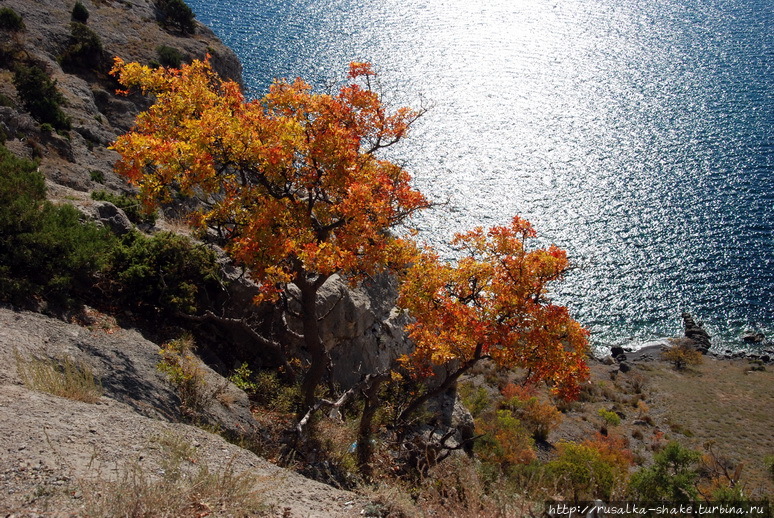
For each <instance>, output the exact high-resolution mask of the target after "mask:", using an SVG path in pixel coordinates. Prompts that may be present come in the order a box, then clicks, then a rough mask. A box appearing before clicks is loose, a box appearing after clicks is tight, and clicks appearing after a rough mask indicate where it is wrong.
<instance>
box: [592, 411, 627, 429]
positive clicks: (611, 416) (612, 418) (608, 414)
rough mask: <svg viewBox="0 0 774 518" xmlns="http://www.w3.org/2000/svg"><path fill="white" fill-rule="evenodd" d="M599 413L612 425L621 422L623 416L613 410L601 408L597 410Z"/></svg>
mask: <svg viewBox="0 0 774 518" xmlns="http://www.w3.org/2000/svg"><path fill="white" fill-rule="evenodd" d="M597 414H599V417H601V418H602V419H604V420H605V423H607V424H609V425H610V426H618V425H620V424H621V417H620V416H619V415H618V414H616V413H615V412H613V411H612V410H606V409H604V408H600V409H599V410H598V411H597Z"/></svg>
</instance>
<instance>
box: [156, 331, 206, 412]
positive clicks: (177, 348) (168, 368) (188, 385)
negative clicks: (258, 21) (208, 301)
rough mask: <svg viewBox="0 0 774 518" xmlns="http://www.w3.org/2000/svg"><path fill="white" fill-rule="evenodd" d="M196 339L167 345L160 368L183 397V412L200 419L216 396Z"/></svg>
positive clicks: (181, 397)
mask: <svg viewBox="0 0 774 518" xmlns="http://www.w3.org/2000/svg"><path fill="white" fill-rule="evenodd" d="M193 350H194V342H193V338H191V336H190V335H185V336H183V337H181V338H178V339H177V340H172V341H170V342H167V343H166V344H164V346H163V347H162V348H161V349H159V354H160V355H161V361H160V362H159V363H158V369H159V370H160V371H161V372H163V373H164V374H166V376H167V380H168V381H169V383H170V384H171V385H172V386H173V387H174V388H175V392H176V393H177V395H178V397H179V398H180V413H181V414H182V415H183V416H185V417H188V418H191V419H196V418H198V417H199V416H200V415H201V413H202V411H203V410H204V409H205V408H206V406H207V404H208V403H209V402H210V400H211V398H212V395H213V394H212V393H211V392H209V391H208V390H207V384H206V382H205V380H204V370H203V369H202V367H201V361H200V360H199V359H198V358H197V357H196V355H194V353H193Z"/></svg>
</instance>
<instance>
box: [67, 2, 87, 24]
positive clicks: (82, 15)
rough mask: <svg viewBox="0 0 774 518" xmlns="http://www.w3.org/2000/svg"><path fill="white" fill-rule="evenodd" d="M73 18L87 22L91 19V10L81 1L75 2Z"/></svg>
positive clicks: (76, 20)
mask: <svg viewBox="0 0 774 518" xmlns="http://www.w3.org/2000/svg"><path fill="white" fill-rule="evenodd" d="M71 19H72V21H74V22H79V23H86V22H87V21H88V19H89V10H88V9H86V6H85V5H83V4H82V3H81V2H80V1H78V2H75V7H73V12H72V18H71Z"/></svg>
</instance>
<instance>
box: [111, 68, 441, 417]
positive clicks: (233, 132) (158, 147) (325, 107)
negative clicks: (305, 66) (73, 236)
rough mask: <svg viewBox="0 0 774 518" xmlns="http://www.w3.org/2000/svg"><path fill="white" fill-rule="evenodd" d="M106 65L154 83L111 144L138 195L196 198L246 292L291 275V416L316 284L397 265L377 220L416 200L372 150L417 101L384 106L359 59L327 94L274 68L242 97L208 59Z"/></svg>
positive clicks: (137, 82)
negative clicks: (260, 92) (295, 329)
mask: <svg viewBox="0 0 774 518" xmlns="http://www.w3.org/2000/svg"><path fill="white" fill-rule="evenodd" d="M113 73H114V74H115V75H117V77H118V79H119V81H120V82H121V83H122V84H123V85H125V87H126V88H139V89H140V90H141V91H142V92H144V93H150V94H152V95H153V96H155V103H154V104H153V106H151V107H150V108H149V109H148V110H147V111H145V112H143V113H141V114H140V115H139V116H138V119H137V123H136V127H135V128H134V129H133V130H132V131H131V132H130V133H128V134H126V135H123V136H121V137H119V138H118V140H117V141H116V142H115V144H114V146H113V148H114V149H115V150H117V151H118V152H119V153H120V155H121V157H120V160H119V161H118V163H117V165H116V169H117V171H118V172H119V173H120V174H122V175H124V176H126V177H127V178H128V179H129V180H130V181H131V182H132V183H134V184H135V185H137V186H138V187H139V190H140V195H141V199H142V200H143V202H144V204H145V205H146V206H147V207H153V206H156V205H158V204H159V203H163V202H169V201H172V200H173V199H176V198H178V197H180V196H184V197H186V196H187V197H196V198H198V199H199V201H200V207H201V208H200V209H198V210H196V212H195V213H194V214H193V215H192V221H193V222H194V223H195V224H196V225H198V226H199V227H201V228H210V229H215V230H216V231H217V232H218V233H219V234H220V235H221V236H222V237H223V239H224V242H225V248H226V250H227V252H228V253H229V254H230V255H231V256H232V257H233V258H234V259H235V260H236V261H238V262H239V263H241V264H242V265H244V266H246V267H247V268H248V269H249V271H250V273H251V275H252V277H253V278H254V279H255V280H256V281H257V282H258V283H259V284H260V289H261V295H260V296H259V297H258V298H257V302H261V301H277V300H278V299H280V297H281V296H283V294H286V293H287V290H286V287H287V286H288V285H289V284H291V283H292V284H293V285H295V286H296V287H297V290H296V291H297V293H298V296H297V299H298V300H297V305H296V307H297V309H296V310H293V305H292V304H287V305H286V306H285V307H286V311H288V312H290V313H291V314H293V315H295V316H296V317H297V318H299V319H300V322H301V327H302V329H303V340H304V344H305V346H306V348H307V350H308V354H309V357H310V366H309V369H308V371H307V372H306V375H305V377H304V380H303V383H302V393H303V405H304V407H303V409H302V411H301V414H302V415H303V414H304V413H305V412H306V411H308V410H309V409H310V408H312V407H313V406H314V403H315V389H316V387H317V386H318V385H319V384H320V383H321V381H322V380H323V378H324V375H325V373H326V366H327V364H328V355H327V352H326V350H325V348H324V345H323V343H322V341H321V339H320V336H319V319H320V318H321V315H320V314H318V309H317V305H316V302H317V292H318V290H319V289H320V287H321V286H322V285H323V283H325V281H326V280H328V279H329V278H330V277H331V276H332V275H334V274H343V275H344V276H346V277H347V278H349V279H350V280H352V281H353V282H355V281H357V280H358V279H361V278H362V277H363V276H365V275H371V274H374V273H376V272H379V271H383V270H386V269H390V268H391V267H392V266H393V265H395V264H399V263H400V262H401V261H402V260H403V257H404V255H405V253H404V248H405V247H404V242H403V241H402V240H400V239H397V238H396V237H394V236H393V234H392V233H390V231H389V230H390V229H391V228H392V227H394V226H395V225H397V224H399V223H401V222H403V221H404V220H406V218H408V217H409V216H410V215H411V214H413V213H414V212H415V211H417V210H419V209H421V208H423V207H425V206H427V201H426V200H425V198H424V197H423V196H422V194H420V193H419V192H418V191H416V190H414V189H413V188H412V187H411V185H410V176H409V174H408V173H407V172H406V171H405V170H404V169H403V168H402V167H400V166H398V165H396V164H394V163H392V162H390V161H387V160H384V159H380V158H379V157H378V152H379V151H380V150H382V149H384V148H386V147H388V146H391V145H393V144H395V143H396V142H398V141H399V140H401V139H402V138H403V137H404V135H405V134H406V132H407V130H408V129H409V126H410V125H411V123H412V122H413V121H414V120H416V118H417V117H418V116H419V113H418V112H416V111H412V110H409V109H407V108H401V109H397V110H395V111H390V110H388V109H387V107H385V105H384V103H383V102H382V101H381V99H380V97H379V95H377V93H376V92H375V91H374V90H373V89H372V88H371V78H372V76H373V75H374V72H373V71H372V69H371V67H370V65H368V64H365V63H353V64H351V65H350V70H349V78H350V79H351V84H347V85H345V86H343V87H342V88H341V89H340V90H338V92H336V93H335V94H317V93H313V92H312V88H311V87H310V85H309V84H307V83H305V82H304V81H302V80H301V79H297V80H295V81H284V80H282V81H276V82H275V83H274V84H273V85H272V86H271V88H270V91H269V93H268V94H267V95H265V96H264V97H263V98H262V99H259V100H254V101H247V100H245V98H244V97H243V94H242V92H241V91H240V88H239V86H238V85H237V84H236V83H234V82H231V81H224V80H222V79H220V78H219V77H217V75H216V74H215V73H214V72H213V71H212V69H211V67H210V65H209V63H208V61H204V62H200V61H194V62H193V63H191V64H190V65H183V66H182V68H180V69H179V70H174V69H172V70H171V69H164V68H159V69H156V70H153V69H151V68H149V67H146V66H141V65H139V64H136V63H130V64H127V63H124V62H123V61H121V60H120V59H116V63H115V67H114V69H113Z"/></svg>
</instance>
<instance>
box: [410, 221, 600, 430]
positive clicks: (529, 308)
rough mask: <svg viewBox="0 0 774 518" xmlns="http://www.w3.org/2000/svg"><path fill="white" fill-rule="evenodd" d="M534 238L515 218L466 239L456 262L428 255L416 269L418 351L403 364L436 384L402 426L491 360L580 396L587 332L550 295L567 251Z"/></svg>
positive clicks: (414, 334)
mask: <svg viewBox="0 0 774 518" xmlns="http://www.w3.org/2000/svg"><path fill="white" fill-rule="evenodd" d="M534 237H536V233H535V231H534V230H533V228H532V226H531V225H530V224H529V222H527V221H525V220H523V219H521V218H519V217H515V218H513V220H512V222H511V224H510V225H508V226H499V227H493V228H491V229H489V230H488V231H484V230H483V229H482V228H477V229H475V230H473V231H470V232H467V233H464V234H458V235H457V236H456V237H455V239H454V241H453V244H454V245H455V246H457V247H459V248H460V249H461V251H462V254H463V255H462V257H461V258H460V259H459V260H457V261H456V262H445V261H442V260H440V259H439V257H438V255H437V254H435V253H434V252H432V251H425V252H424V253H422V254H421V255H420V256H419V257H418V258H417V260H416V261H415V263H414V264H413V265H412V266H411V268H410V269H409V270H408V272H407V273H406V275H405V277H404V279H403V283H402V285H401V288H400V299H399V304H400V305H401V306H402V307H404V308H406V309H407V310H408V311H409V313H410V314H411V315H412V316H413V318H414V319H415V321H414V323H413V324H411V325H409V327H408V332H409V336H410V337H411V339H412V340H413V341H414V343H415V344H416V349H415V350H414V352H413V353H412V354H411V355H409V356H405V357H403V358H402V362H403V364H404V366H405V367H406V368H407V369H408V370H409V372H411V373H412V375H413V376H414V377H415V378H417V379H426V380H427V381H428V383H427V385H428V387H429V388H428V389H427V390H425V392H424V393H421V394H419V395H418V396H417V397H416V398H415V399H414V400H413V401H412V402H411V403H410V404H409V405H407V407H406V408H405V409H404V410H403V412H402V413H401V416H400V420H401V421H405V420H406V419H407V418H408V417H409V416H410V415H411V414H412V413H413V412H414V411H415V410H417V409H418V408H419V407H420V406H421V405H422V404H424V403H425V402H426V401H428V400H429V399H430V398H431V397H434V396H435V395H437V394H440V393H442V392H443V391H445V390H447V389H448V388H451V387H452V385H453V384H454V383H455V382H456V381H457V379H458V378H459V377H460V376H461V375H462V374H464V373H465V372H467V371H469V370H470V369H471V368H472V367H473V366H474V365H475V364H476V363H478V362H479V361H480V360H482V359H484V358H490V359H491V360H492V361H493V362H494V363H495V364H496V365H498V366H501V367H506V368H510V369H513V368H521V369H525V371H526V381H527V382H529V383H537V382H540V381H545V382H547V383H548V384H549V385H550V387H551V390H552V392H553V393H554V394H556V395H558V396H562V397H565V398H572V397H575V396H576V395H577V394H578V391H579V388H580V384H581V383H582V382H583V381H584V380H586V379H587V377H588V367H587V365H586V362H585V359H586V353H587V347H588V343H587V332H586V331H585V330H584V329H583V328H582V327H581V326H580V325H579V324H578V323H577V322H576V321H575V320H573V319H572V318H571V317H570V315H569V312H568V311H567V308H566V307H563V306H558V305H555V304H552V303H551V302H550V301H549V300H548V298H547V295H548V290H547V286H548V283H550V282H552V281H556V280H559V279H561V278H562V276H563V275H564V273H565V272H566V271H567V269H568V267H569V263H568V260H567V255H566V253H565V252H564V251H563V250H561V249H559V248H557V247H556V246H553V245H552V246H549V247H547V248H535V249H530V248H529V240H530V239H532V238H534ZM434 376H435V377H434ZM431 377H434V378H432V379H430V378H431Z"/></svg>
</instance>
